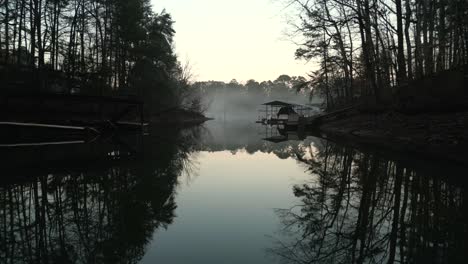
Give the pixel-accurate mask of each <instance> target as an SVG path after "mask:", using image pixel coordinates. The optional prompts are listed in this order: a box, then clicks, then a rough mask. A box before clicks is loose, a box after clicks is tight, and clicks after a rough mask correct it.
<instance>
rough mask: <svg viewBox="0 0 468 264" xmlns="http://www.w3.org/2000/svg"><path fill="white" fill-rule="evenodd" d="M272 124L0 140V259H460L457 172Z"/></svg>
mask: <svg viewBox="0 0 468 264" xmlns="http://www.w3.org/2000/svg"><path fill="white" fill-rule="evenodd" d="M272 132H273V133H275V131H265V129H264V128H262V127H258V126H256V125H255V124H250V123H247V122H235V123H222V122H216V121H213V122H210V123H207V124H206V125H205V126H204V127H199V128H194V129H165V130H161V129H156V128H153V129H152V131H151V136H145V137H141V136H135V135H130V136H119V137H112V138H106V139H99V140H98V141H96V142H94V143H89V144H75V145H68V146H59V145H57V146H50V147H44V146H43V147H35V148H9V149H5V148H3V149H0V157H1V158H2V160H3V161H5V162H4V163H3V165H2V171H3V175H2V177H1V179H0V242H1V243H0V263H170V264H177V263H353V262H355V263H388V262H390V263H391V262H405V263H415V262H420V263H428V262H431V263H465V261H466V259H467V257H468V243H467V242H468V239H467V237H468V194H467V191H466V188H467V186H468V185H467V184H466V179H465V178H466V176H467V172H468V169H466V168H464V167H460V166H458V165H455V164H451V163H447V162H442V161H434V160H432V161H425V160H418V159H417V157H408V156H407V155H403V154H395V153H382V152H374V151H371V150H363V149H356V148H352V147H348V146H346V145H341V144H335V143H333V142H329V141H325V140H322V139H318V138H314V137H307V138H306V139H302V140H290V141H284V142H279V143H271V142H268V141H265V140H262V138H263V137H265V136H267V134H268V135H270V133H272ZM289 138H290V139H291V138H296V136H295V135H289Z"/></svg>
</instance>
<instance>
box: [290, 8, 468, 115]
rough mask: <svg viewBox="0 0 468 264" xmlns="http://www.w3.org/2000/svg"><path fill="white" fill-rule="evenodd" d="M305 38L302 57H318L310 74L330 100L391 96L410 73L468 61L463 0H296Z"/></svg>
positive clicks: (412, 76) (423, 73)
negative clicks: (318, 63) (316, 67)
mask: <svg viewBox="0 0 468 264" xmlns="http://www.w3.org/2000/svg"><path fill="white" fill-rule="evenodd" d="M289 3H291V4H294V5H295V6H297V7H298V8H299V10H300V16H299V21H300V22H299V23H298V25H297V30H298V32H300V33H301V35H302V36H303V37H304V39H305V41H304V42H303V44H302V45H301V47H300V48H299V49H298V50H297V52H296V56H297V58H303V59H307V60H310V59H318V60H319V61H320V69H319V70H317V71H316V72H314V73H313V76H312V79H311V81H310V82H309V84H310V85H311V86H313V87H314V88H315V90H318V91H320V92H321V93H322V94H324V95H325V97H326V99H327V103H328V105H329V106H331V107H333V106H334V105H338V104H346V103H349V102H352V101H354V100H356V99H357V98H362V97H367V98H369V97H371V98H373V100H375V101H376V102H378V103H382V102H387V101H388V100H389V98H390V97H391V95H392V93H393V92H394V91H395V89H394V88H393V87H396V86H405V85H407V84H408V83H410V82H411V81H412V80H417V79H422V78H425V77H428V76H432V75H434V74H436V73H439V72H442V71H445V70H450V69H454V68H457V67H459V66H461V65H465V64H467V63H468V2H467V1H465V0H450V1H448V0H434V1H426V0H393V1H390V0H370V1H367V0H365V1H364V0H313V1H303V0H292V1H289Z"/></svg>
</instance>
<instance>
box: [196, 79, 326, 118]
mask: <svg viewBox="0 0 468 264" xmlns="http://www.w3.org/2000/svg"><path fill="white" fill-rule="evenodd" d="M304 82H306V79H305V78H304V77H302V76H289V75H285V74H283V75H280V76H279V77H278V78H276V80H273V81H271V80H269V81H262V82H258V81H256V80H253V79H251V80H248V81H247V82H245V83H240V82H238V81H237V80H232V81H230V82H229V83H225V82H220V81H206V82H196V83H194V84H193V87H194V88H195V90H196V91H197V93H198V95H199V98H201V100H200V103H201V104H202V105H203V106H204V107H206V108H208V110H209V112H210V114H212V115H213V114H216V113H223V112H227V113H228V114H233V113H234V114H239V115H240V114H242V115H244V116H245V115H249V114H253V115H257V109H258V108H259V106H260V105H261V104H263V103H266V102H268V101H274V100H280V101H285V102H290V103H297V104H307V103H309V98H308V92H307V91H305V90H301V91H299V92H298V90H297V88H298V87H300V86H301V85H302V84H303V83H304ZM315 99H316V100H315V102H316V103H320V102H321V100H320V99H318V100H317V98H315Z"/></svg>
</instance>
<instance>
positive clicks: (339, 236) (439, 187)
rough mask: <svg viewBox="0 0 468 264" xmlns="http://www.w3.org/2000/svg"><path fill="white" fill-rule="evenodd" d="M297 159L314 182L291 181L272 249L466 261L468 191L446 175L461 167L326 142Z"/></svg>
mask: <svg viewBox="0 0 468 264" xmlns="http://www.w3.org/2000/svg"><path fill="white" fill-rule="evenodd" d="M302 157H303V155H302V154H301V155H297V159H298V160H299V161H300V162H302V163H304V164H306V166H307V168H308V170H309V171H310V172H311V174H312V175H313V180H312V181H311V182H309V183H306V184H303V185H300V186H295V187H294V194H295V196H297V197H298V198H300V204H299V205H298V206H295V207H293V208H291V209H287V210H286V209H285V210H277V214H278V215H279V217H280V219H281V220H282V223H283V225H282V226H283V228H282V232H281V233H280V234H281V235H280V237H281V238H280V239H277V240H276V243H275V246H274V248H272V249H271V252H272V253H273V254H274V255H276V256H278V257H279V258H280V259H282V260H283V261H284V262H285V263H394V262H401V263H464V261H466V259H467V255H468V251H467V249H468V247H467V245H466V242H465V241H466V237H467V235H468V234H467V233H468V232H467V225H468V221H467V220H468V217H467V214H468V208H467V205H468V196H467V193H466V190H465V189H466V188H465V187H464V184H463V183H459V182H457V183H454V182H453V181H452V180H451V179H453V178H457V177H458V178H459V177H464V176H465V175H464V173H463V171H464V172H466V169H465V170H463V169H461V170H460V169H459V170H457V169H456V168H452V169H453V171H446V170H437V169H436V168H437V167H436V166H433V165H431V164H424V163H422V166H419V167H417V166H416V167H417V168H414V167H410V166H408V165H407V164H406V163H405V164H403V161H391V160H388V159H385V158H382V157H381V156H380V155H377V154H369V153H362V152H359V151H357V150H355V149H352V148H349V147H342V146H338V145H335V144H332V143H325V144H324V147H323V149H322V150H321V151H319V153H318V154H316V155H315V157H313V158H302ZM409 164H411V165H414V164H412V163H409ZM457 172H458V175H450V177H441V176H444V175H447V174H457Z"/></svg>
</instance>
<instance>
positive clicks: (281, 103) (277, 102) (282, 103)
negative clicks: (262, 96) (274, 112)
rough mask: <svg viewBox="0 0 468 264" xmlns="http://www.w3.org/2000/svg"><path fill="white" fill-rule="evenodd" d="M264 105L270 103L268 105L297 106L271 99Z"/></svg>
mask: <svg viewBox="0 0 468 264" xmlns="http://www.w3.org/2000/svg"><path fill="white" fill-rule="evenodd" d="M263 105H268V106H277V107H283V106H296V104H290V103H286V102H282V101H271V102H268V103H264V104H263Z"/></svg>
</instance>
